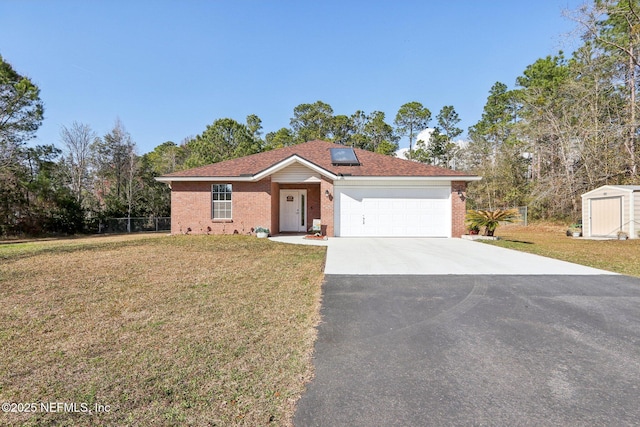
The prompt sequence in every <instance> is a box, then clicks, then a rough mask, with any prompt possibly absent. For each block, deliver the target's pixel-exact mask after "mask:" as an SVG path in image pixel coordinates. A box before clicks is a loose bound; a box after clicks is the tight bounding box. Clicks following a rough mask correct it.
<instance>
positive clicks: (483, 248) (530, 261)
mask: <svg viewBox="0 0 640 427" xmlns="http://www.w3.org/2000/svg"><path fill="white" fill-rule="evenodd" d="M325 274H399V275H405V274H427V275H428V274H473V275H477V274H500V275H503V274H545V275H547V274H563V275H564V274H569V275H583V274H614V273H610V272H606V271H602V270H596V269H593V268H590V267H585V266H581V265H577V264H572V263H568V262H564V261H558V260H555V259H551V258H545V257H541V256H537V255H532V254H527V253H524V252H518V251H514V250H510V249H504V248H500V247H497V246H492V245H487V244H483V243H480V242H472V241H469V240H463V239H425V238H422V239H421V238H345V237H340V238H334V239H329V240H328V250H327V262H326V266H325Z"/></svg>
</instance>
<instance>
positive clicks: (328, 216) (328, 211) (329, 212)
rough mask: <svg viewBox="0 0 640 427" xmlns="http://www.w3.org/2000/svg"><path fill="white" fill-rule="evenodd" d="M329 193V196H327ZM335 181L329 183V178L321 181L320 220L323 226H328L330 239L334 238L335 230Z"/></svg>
mask: <svg viewBox="0 0 640 427" xmlns="http://www.w3.org/2000/svg"><path fill="white" fill-rule="evenodd" d="M327 192H329V195H328V196H327V195H326V194H327ZM333 197H334V194H333V181H329V180H328V179H327V178H325V177H322V180H321V181H320V220H321V223H322V225H323V226H326V227H327V229H326V235H327V236H328V237H333V236H334V234H333V233H334V230H333V205H334V202H335V201H334V199H333Z"/></svg>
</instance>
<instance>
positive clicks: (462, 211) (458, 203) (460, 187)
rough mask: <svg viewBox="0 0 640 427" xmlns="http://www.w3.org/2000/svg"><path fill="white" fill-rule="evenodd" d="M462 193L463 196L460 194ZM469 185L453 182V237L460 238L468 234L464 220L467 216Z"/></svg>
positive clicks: (462, 182)
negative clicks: (459, 192)
mask: <svg viewBox="0 0 640 427" xmlns="http://www.w3.org/2000/svg"><path fill="white" fill-rule="evenodd" d="M458 191H462V195H459V194H458ZM466 200H467V183H466V182H464V181H453V182H451V237H460V236H462V235H463V234H465V233H466V232H467V228H466V226H465V224H464V219H465V216H466V214H467V202H466Z"/></svg>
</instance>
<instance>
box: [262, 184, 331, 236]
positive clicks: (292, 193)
mask: <svg viewBox="0 0 640 427" xmlns="http://www.w3.org/2000/svg"><path fill="white" fill-rule="evenodd" d="M276 178H277V177H276ZM332 189H333V184H332V183H330V182H327V181H325V180H323V179H318V182H312V183H309V182H297V183H293V182H273V180H272V183H271V234H272V235H279V234H286V233H308V232H309V230H310V229H311V227H312V226H313V220H314V219H319V220H320V223H321V232H322V235H324V236H333V202H332V200H333V196H332Z"/></svg>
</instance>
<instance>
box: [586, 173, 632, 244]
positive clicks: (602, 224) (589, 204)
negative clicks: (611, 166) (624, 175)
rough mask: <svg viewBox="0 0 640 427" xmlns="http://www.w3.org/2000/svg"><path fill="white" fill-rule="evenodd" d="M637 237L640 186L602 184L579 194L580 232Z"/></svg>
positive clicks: (600, 235)
mask: <svg viewBox="0 0 640 427" xmlns="http://www.w3.org/2000/svg"><path fill="white" fill-rule="evenodd" d="M619 231H623V232H625V233H627V235H628V236H629V238H630V239H637V238H638V237H639V236H638V233H640V185H604V186H602V187H599V188H596V189H595V190H592V191H589V192H588V193H584V194H583V195H582V235H583V236H585V237H617V235H618V232H619Z"/></svg>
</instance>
